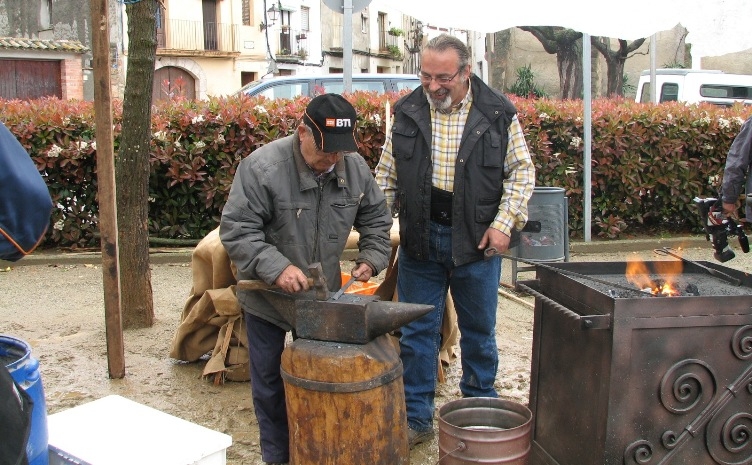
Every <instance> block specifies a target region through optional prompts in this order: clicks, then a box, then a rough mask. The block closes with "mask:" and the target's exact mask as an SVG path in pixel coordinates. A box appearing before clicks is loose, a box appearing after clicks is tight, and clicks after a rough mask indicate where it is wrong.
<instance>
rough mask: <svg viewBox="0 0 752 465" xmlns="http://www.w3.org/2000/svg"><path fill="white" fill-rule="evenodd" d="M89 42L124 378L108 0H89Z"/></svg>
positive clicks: (109, 328) (102, 216) (112, 341)
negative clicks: (92, 60)
mask: <svg viewBox="0 0 752 465" xmlns="http://www.w3.org/2000/svg"><path fill="white" fill-rule="evenodd" d="M90 5H91V24H92V31H91V36H92V37H91V43H92V53H93V55H94V113H95V123H96V131H95V133H96V138H97V181H98V183H99V184H98V191H97V193H98V196H99V232H100V235H101V238H102V280H103V281H102V284H103V288H104V315H105V316H104V319H105V330H106V337H107V362H108V367H109V374H110V378H118V379H119V378H123V377H125V350H124V346H123V322H122V314H121V312H120V268H119V265H118V228H117V203H116V197H115V154H114V148H113V136H112V96H111V94H112V87H111V86H110V26H109V11H108V8H107V0H91V2H90Z"/></svg>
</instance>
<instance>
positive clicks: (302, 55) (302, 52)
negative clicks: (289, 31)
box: [298, 48, 308, 60]
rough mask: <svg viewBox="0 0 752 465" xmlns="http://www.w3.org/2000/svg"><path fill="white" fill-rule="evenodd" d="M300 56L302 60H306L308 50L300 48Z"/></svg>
mask: <svg viewBox="0 0 752 465" xmlns="http://www.w3.org/2000/svg"><path fill="white" fill-rule="evenodd" d="M298 56H299V57H300V59H301V60H305V59H306V58H308V50H306V49H304V48H300V49H298Z"/></svg>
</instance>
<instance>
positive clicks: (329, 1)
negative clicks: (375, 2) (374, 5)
mask: <svg viewBox="0 0 752 465" xmlns="http://www.w3.org/2000/svg"><path fill="white" fill-rule="evenodd" d="M323 2H324V5H326V6H328V7H329V9H331V10H332V11H334V12H335V13H344V9H345V2H344V0H323ZM369 3H371V0H352V12H353V13H357V12H359V11H360V10H362V9H363V8H365V7H367V6H368V4H369Z"/></svg>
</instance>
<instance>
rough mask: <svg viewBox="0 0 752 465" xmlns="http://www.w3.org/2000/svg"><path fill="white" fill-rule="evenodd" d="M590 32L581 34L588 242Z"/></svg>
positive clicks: (587, 234)
mask: <svg viewBox="0 0 752 465" xmlns="http://www.w3.org/2000/svg"><path fill="white" fill-rule="evenodd" d="M590 53H591V52H590V34H582V87H584V89H583V95H584V97H585V98H584V100H585V105H584V110H583V113H584V115H583V118H582V119H583V124H584V126H585V132H584V134H583V139H584V142H585V150H584V153H583V160H582V166H583V168H584V174H583V184H584V186H583V187H584V189H583V193H582V197H583V200H584V202H585V203H584V205H583V207H582V216H583V219H584V221H583V223H584V226H583V227H584V228H585V231H584V236H585V242H590V219H591V216H592V212H591V208H592V207H591V199H590V195H591V194H590V191H591V183H590V176H591V173H590V159H591V156H590V155H591V154H590V151H591V146H592V144H591V137H592V136H591V133H592V130H591V125H592V110H591V107H592V102H591V99H592V88H591V86H592V84H591V81H592V77H591V63H590Z"/></svg>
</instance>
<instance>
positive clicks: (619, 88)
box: [590, 37, 645, 97]
mask: <svg viewBox="0 0 752 465" xmlns="http://www.w3.org/2000/svg"><path fill="white" fill-rule="evenodd" d="M618 42H619V48H618V49H617V50H611V43H610V39H608V38H607V37H592V38H591V40H590V43H591V44H592V45H593V48H595V49H596V50H598V51H599V52H600V53H601V55H603V57H604V58H605V59H606V66H607V70H606V75H607V76H608V84H607V86H606V88H607V90H606V95H608V96H609V97H614V96H624V63H625V62H626V61H627V58H629V54H630V53H632V52H634V51H635V50H637V49H638V48H640V47H641V46H642V44H643V43H645V39H637V40H635V41H633V42H631V43H630V42H627V41H626V40H623V39H619V40H618Z"/></svg>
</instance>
